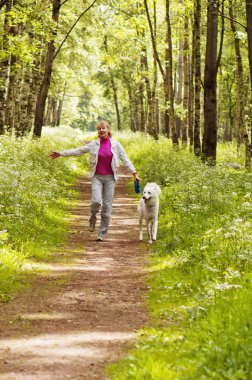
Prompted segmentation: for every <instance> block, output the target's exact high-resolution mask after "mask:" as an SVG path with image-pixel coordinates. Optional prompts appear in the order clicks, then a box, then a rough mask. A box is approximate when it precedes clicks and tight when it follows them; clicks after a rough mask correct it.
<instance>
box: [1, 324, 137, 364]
mask: <svg viewBox="0 0 252 380" xmlns="http://www.w3.org/2000/svg"><path fill="white" fill-rule="evenodd" d="M134 337H135V334H134V333H132V332H120V331H116V332H107V331H92V332H91V331H82V332H78V333H76V332H68V333H64V334H43V335H38V336H34V337H29V338H16V339H5V340H2V341H1V348H0V352H1V350H8V352H9V353H12V354H14V355H15V354H16V355H19V354H22V355H25V354H26V355H27V357H26V362H27V365H28V364H29V362H31V361H33V360H34V361H36V363H37V365H39V364H45V363H51V362H54V363H55V362H58V361H59V362H62V363H63V364H64V363H65V362H66V361H68V360H71V361H72V360H73V358H74V357H79V358H80V357H82V359H84V358H92V360H98V359H99V358H102V357H104V355H105V356H106V355H107V344H109V343H113V342H115V343H116V342H126V341H130V340H132V339H133V338H134ZM16 360H18V358H16ZM20 360H23V359H20Z"/></svg>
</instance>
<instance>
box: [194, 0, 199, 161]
mask: <svg viewBox="0 0 252 380" xmlns="http://www.w3.org/2000/svg"><path fill="white" fill-rule="evenodd" d="M193 28H194V65H195V88H194V91H195V100H194V104H195V111H194V154H195V155H196V156H200V154H201V142H200V115H201V104H200V93H201V59H200V57H201V37H200V34H201V0H194V26H193Z"/></svg>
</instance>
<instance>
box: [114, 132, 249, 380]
mask: <svg viewBox="0 0 252 380" xmlns="http://www.w3.org/2000/svg"><path fill="white" fill-rule="evenodd" d="M132 140H133V142H132ZM122 141H123V145H124V146H125V147H126V149H127V151H128V152H129V154H130V156H131V158H132V159H133V162H134V164H135V165H136V167H137V168H138V172H139V175H140V177H141V178H142V187H143V186H144V184H145V183H146V182H151V181H155V182H157V183H158V184H159V185H160V186H161V187H162V195H161V205H160V216H159V232H158V241H157V243H156V244H155V245H154V246H153V249H152V254H151V258H150V266H149V268H148V269H147V270H148V271H149V276H148V288H149V292H148V299H147V303H148V308H149V310H150V312H151V315H152V323H150V324H149V326H148V327H146V328H145V329H143V330H142V331H141V332H140V334H139V341H138V343H137V344H136V345H135V347H134V348H133V349H132V350H131V351H130V353H129V355H128V356H127V357H126V358H125V359H123V360H122V361H121V362H119V363H118V364H115V365H112V366H109V368H108V374H109V376H110V378H111V379H113V380H126V379H130V380H134V379H136V380H177V379H178V380H180V379H181V380H182V379H183V380H195V379H197V380H199V379H200V380H209V379H216V380H217V379H218V380H220V379H229V380H231V379H232V380H235V379H243V380H244V379H247V380H249V379H251V378H252V375H251V374H252V319H251V309H252V214H251V211H252V202H251V193H252V175H251V174H250V173H247V172H245V171H244V170H234V169H232V168H231V167H230V165H229V164H230V163H233V162H240V163H241V164H242V161H243V154H241V155H240V156H237V150H236V146H235V145H232V144H225V145H222V144H219V147H218V162H217V166H216V167H209V166H207V165H205V164H202V163H201V162H200V161H199V160H197V159H196V158H195V157H194V156H193V154H192V153H189V152H188V151H187V150H178V151H176V150H174V149H172V147H171V144H170V142H169V141H168V140H167V139H165V138H160V140H159V141H153V140H152V139H148V138H146V136H145V137H144V138H142V137H141V135H139V136H138V137H136V136H135V137H134V139H132V138H128V137H126V136H125V138H124V139H123V140H122ZM127 145H128V146H127ZM143 249H146V246H145V245H143Z"/></svg>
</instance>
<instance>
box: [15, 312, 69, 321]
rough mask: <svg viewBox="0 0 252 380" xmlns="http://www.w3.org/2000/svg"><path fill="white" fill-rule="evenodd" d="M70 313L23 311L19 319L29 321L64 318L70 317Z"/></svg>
mask: <svg viewBox="0 0 252 380" xmlns="http://www.w3.org/2000/svg"><path fill="white" fill-rule="evenodd" d="M71 316H72V314H70V313H53V314H49V313H42V312H41V313H24V314H22V315H21V316H20V319H22V320H26V319H27V320H30V321H36V320H46V321H49V320H50V321H52V320H64V319H69V318H71Z"/></svg>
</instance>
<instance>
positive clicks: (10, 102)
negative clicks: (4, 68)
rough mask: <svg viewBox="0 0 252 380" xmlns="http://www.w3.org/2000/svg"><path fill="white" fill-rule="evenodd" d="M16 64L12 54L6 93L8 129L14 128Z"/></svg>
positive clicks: (6, 123)
mask: <svg viewBox="0 0 252 380" xmlns="http://www.w3.org/2000/svg"><path fill="white" fill-rule="evenodd" d="M16 64H17V58H16V56H14V55H12V56H11V59H10V74H9V85H8V92H7V95H6V108H5V125H6V127H7V128H8V129H12V128H14V115H15V95H16V83H17V80H16V75H17V72H16Z"/></svg>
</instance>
